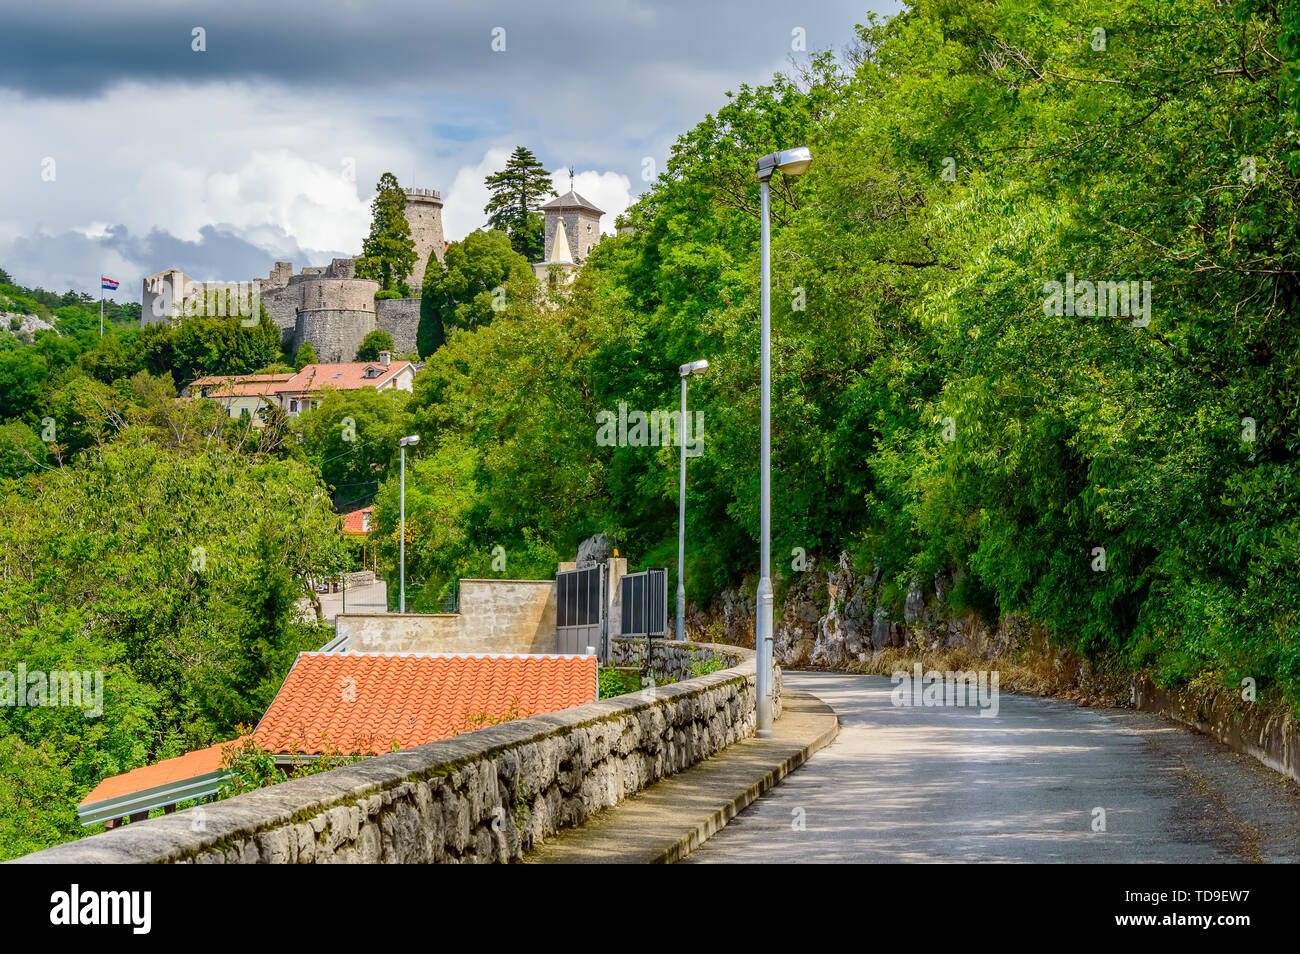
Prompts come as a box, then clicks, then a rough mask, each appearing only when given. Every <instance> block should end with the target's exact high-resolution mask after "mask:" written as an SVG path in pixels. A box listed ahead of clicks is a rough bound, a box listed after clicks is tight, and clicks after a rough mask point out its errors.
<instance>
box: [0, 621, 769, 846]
mask: <svg viewBox="0 0 1300 954" xmlns="http://www.w3.org/2000/svg"><path fill="white" fill-rule="evenodd" d="M687 645H689V648H690V651H693V652H696V653H697V654H704V655H707V656H717V657H718V658H720V659H723V660H724V661H726V662H728V663H734V664H735V665H733V666H732V667H731V668H728V669H725V670H723V671H721V672H716V673H711V674H710V675H707V676H701V677H699V678H697V679H689V680H685V681H682V682H677V683H673V684H671V685H667V686H660V687H658V688H656V689H645V690H642V691H641V692H633V693H628V694H627V695H624V696H619V697H617V698H614V699H604V700H601V701H599V702H593V703H589V704H588V705H585V706H576V707H574V708H572V709H565V710H563V711H561V712H553V713H550V714H548V715H541V716H533V717H531V718H528V719H519V720H516V721H514V722H507V723H505V724H503V725H497V726H491V727H489V728H485V729H479V730H477V731H474V732H467V733H465V734H463V735H459V736H456V737H455V738H451V739H445V740H443V741H441V742H432V743H430V744H428V745H423V746H420V747H418V748H414V749H408V750H406V751H404V752H394V753H392V754H389V755H380V756H376V757H375V758H371V759H367V760H366V761H364V762H361V763H357V764H354V765H347V766H344V767H342V768H338V769H334V770H333V771H331V772H323V773H321V774H320V775H312V776H308V777H305V778H300V779H294V780H292V781H289V782H283V783H281V784H279V785H273V786H270V787H269V788H264V789H259V790H258V791H255V792H250V793H248V794H247V795H240V796H239V797H237V798H231V799H227V800H225V801H221V802H217V803H216V804H212V805H204V806H199V807H197V808H190V809H186V810H185V811H181V812H176V813H175V814H172V815H167V816H164V817H162V818H155V819H152V820H149V821H142V822H134V823H131V824H128V825H125V826H124V827H121V828H117V829H114V830H112V831H108V832H104V833H103V834H100V835H95V836H93V837H90V838H85V839H82V840H81V841H76V842H70V843H68V844H64V845H59V846H57V847H55V848H49V849H46V850H45V851H41V852H37V853H35V854H32V855H27V856H26V857H24V858H20V859H18V863H25V864H46V863H48V864H95V863H144V864H148V863H182V864H189V863H217V864H221V863H226V864H239V863H249V864H251V863H258V862H262V863H275V864H288V863H298V864H323V863H331V862H363V863H376V862H403V863H429V862H509V861H517V860H519V859H520V858H521V857H522V856H523V855H524V853H525V852H526V851H527V850H528V849H529V848H530V847H532V846H533V845H535V844H538V843H539V842H542V841H544V840H545V839H547V838H549V837H551V836H552V835H554V834H555V833H556V832H557V831H559V830H560V829H562V828H568V827H572V826H576V825H581V824H583V823H584V822H585V821H586V820H587V819H589V818H590V817H591V816H592V815H594V814H595V813H596V812H598V811H600V810H601V809H603V808H607V807H610V806H612V805H615V804H617V803H618V802H620V801H622V800H623V799H625V798H627V797H628V796H629V795H632V794H633V793H635V792H638V791H640V790H641V789H643V788H645V787H646V786H647V785H650V784H652V783H654V782H656V781H658V780H659V779H661V778H664V777H665V776H668V775H673V774H675V773H677V772H680V771H682V770H683V769H686V768H689V767H690V766H692V765H694V764H695V763H697V762H699V761H701V760H703V759H706V758H708V757H709V756H711V755H713V754H714V753H715V752H718V751H719V750H721V749H722V748H724V747H726V746H728V745H730V744H731V743H733V742H736V741H738V740H740V739H744V738H747V737H749V736H751V735H752V734H753V732H754V701H755V700H754V654H753V653H752V652H751V651H748V650H743V649H738V648H737V647H734V646H714V645H711V644H707V643H700V644H687ZM679 648H682V649H684V650H685V649H687V646H686V645H683V646H679ZM629 651H630V650H629ZM778 685H779V680H778Z"/></svg>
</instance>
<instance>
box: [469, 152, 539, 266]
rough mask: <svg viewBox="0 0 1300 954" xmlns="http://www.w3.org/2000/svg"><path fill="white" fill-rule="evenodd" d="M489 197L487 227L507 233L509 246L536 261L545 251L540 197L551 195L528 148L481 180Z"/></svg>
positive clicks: (485, 209) (515, 153) (486, 210)
mask: <svg viewBox="0 0 1300 954" xmlns="http://www.w3.org/2000/svg"><path fill="white" fill-rule="evenodd" d="M483 181H484V183H485V184H486V185H487V187H488V191H489V192H491V193H492V198H491V199H489V200H488V204H487V205H485V206H484V207H483V211H484V212H486V213H487V216H488V224H489V226H490V227H491V228H494V229H500V230H501V231H502V232H505V233H506V234H507V235H509V236H510V245H511V246H512V247H513V248H514V250H515V251H516V252H518V253H519V254H520V255H522V256H524V257H525V258H526V259H528V261H530V262H540V261H541V260H542V255H543V254H544V252H545V246H544V234H543V228H544V225H543V221H542V213H541V211H540V209H541V204H542V200H543V199H545V198H546V197H547V196H552V195H555V189H554V187H552V185H551V175H550V173H549V172H547V171H546V169H545V167H544V166H543V165H542V164H541V163H540V162H539V161H538V160H537V157H536V156H534V155H533V154H532V152H531V151H529V150H528V149H525V148H524V147H523V146H517V147H515V151H514V153H512V154H511V156H510V159H509V160H508V161H507V162H506V167H505V169H503V170H502V171H501V172H496V173H493V174H492V175H490V176H488V177H487V178H486V179H484V180H483Z"/></svg>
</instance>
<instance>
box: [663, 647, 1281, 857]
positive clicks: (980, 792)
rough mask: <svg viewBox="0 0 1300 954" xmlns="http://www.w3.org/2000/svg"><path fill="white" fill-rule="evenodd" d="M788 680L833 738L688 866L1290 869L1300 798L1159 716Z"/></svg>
mask: <svg viewBox="0 0 1300 954" xmlns="http://www.w3.org/2000/svg"><path fill="white" fill-rule="evenodd" d="M784 680H785V684H786V685H787V686H790V687H792V688H797V689H802V690H804V691H806V692H811V693H812V694H814V695H816V696H819V697H820V698H821V699H823V700H824V701H825V702H827V703H828V704H829V705H831V706H832V707H833V708H834V709H835V711H836V713H837V714H838V715H839V718H840V734H839V737H838V738H837V739H836V740H835V741H834V742H833V743H832V744H831V745H829V746H827V747H826V748H824V749H822V750H821V751H820V752H819V753H817V754H816V755H815V756H814V757H813V758H812V760H811V761H809V762H808V763H807V764H806V765H805V766H804V767H803V768H801V769H799V770H798V771H796V772H795V773H793V774H792V775H790V776H789V777H787V778H786V779H785V781H783V782H782V783H781V784H780V785H778V786H776V788H774V789H772V790H771V791H770V792H768V793H767V794H765V795H763V796H762V797H761V798H760V799H758V800H757V801H756V802H755V803H754V804H753V805H751V806H750V807H749V808H748V809H746V810H745V811H744V812H742V813H741V814H740V815H738V816H737V817H736V818H735V819H733V820H732V822H731V823H730V824H729V825H728V826H727V827H726V828H724V829H723V830H722V831H720V832H718V833H717V834H716V835H714V836H713V838H712V839H710V840H709V841H708V842H707V843H706V844H704V845H703V846H701V847H700V848H699V849H697V850H696V851H695V852H694V853H693V854H692V855H691V856H690V857H689V858H687V859H686V861H685V863H687V864H691V863H694V864H703V863H709V862H723V863H726V862H756V861H762V862H766V863H772V862H778V863H779V862H930V861H990V862H991V861H1024V862H1076V863H1087V862H1234V861H1291V860H1300V787H1298V786H1296V785H1294V784H1293V783H1291V782H1289V781H1287V780H1285V779H1283V777H1282V776H1280V775H1277V774H1276V773H1274V772H1272V771H1271V770H1269V769H1267V768H1265V767H1263V766H1261V765H1260V764H1259V763H1258V762H1256V761H1255V760H1254V759H1251V758H1249V757H1248V756H1240V755H1237V754H1236V753H1233V752H1231V751H1230V750H1229V749H1227V748H1226V747H1224V746H1222V745H1219V744H1218V743H1216V742H1213V741H1211V740H1209V739H1206V738H1204V737H1202V736H1198V735H1195V734H1194V733H1191V732H1188V731H1186V730H1184V729H1182V728H1179V727H1174V726H1171V725H1169V724H1168V723H1166V722H1164V721H1163V720H1162V719H1160V718H1159V717H1156V716H1151V715H1147V714H1142V713H1134V712H1129V711H1127V710H1096V709H1084V708H1080V707H1078V706H1075V705H1073V704H1071V703H1067V702H1062V701H1059V700H1055V699H1040V698H1036V697H1026V696H1014V695H1011V694H1009V693H1002V694H1001V696H1000V699H999V710H998V714H997V716H996V717H994V718H989V717H980V716H979V715H978V710H976V709H971V708H957V707H937V708H924V707H915V708H912V707H896V706H894V705H892V704H891V702H890V691H891V688H892V686H891V683H890V681H889V679H888V678H886V677H882V676H849V675H837V674H822V673H789V674H785V675H784ZM1098 808H1100V809H1104V810H1105V831H1094V830H1093V828H1094V824H1095V822H1094V818H1097V817H1099V816H1098V815H1096V814H1095V812H1094V809H1098ZM801 823H802V827H801Z"/></svg>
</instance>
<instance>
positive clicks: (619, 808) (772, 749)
mask: <svg viewBox="0 0 1300 954" xmlns="http://www.w3.org/2000/svg"><path fill="white" fill-rule="evenodd" d="M781 702H782V713H781V718H780V719H778V720H777V721H776V723H775V724H774V725H773V727H772V728H773V732H774V733H775V736H774V738H771V739H746V740H744V741H743V742H737V743H736V744H735V745H732V746H730V747H728V748H727V749H724V750H723V751H722V752H720V753H719V754H718V755H715V756H714V757H713V758H711V759H707V760H705V761H703V762H701V763H699V764H698V765H695V766H692V767H691V768H689V769H687V770H686V771H685V772H680V773H678V774H677V775H673V776H671V777H669V778H666V779H664V780H663V781H661V782H657V783H655V784H654V785H652V786H650V787H649V788H647V789H646V790H645V791H642V792H638V793H637V794H636V795H633V796H632V797H631V798H629V799H627V800H626V801H624V802H620V803H619V804H618V805H615V806H614V807H613V808H607V809H605V811H603V812H601V813H600V814H598V815H597V816H595V817H594V818H592V819H591V820H590V821H588V822H587V823H586V824H585V825H583V826H582V827H581V828H572V829H568V830H566V831H564V832H561V833H560V834H559V835H557V836H556V837H555V838H553V839H552V840H550V841H548V842H546V843H544V844H543V845H541V846H539V847H538V848H537V849H536V850H535V851H533V852H532V853H530V854H529V855H528V857H526V858H525V859H524V863H525V864H671V863H672V862H674V861H679V860H681V859H682V858H685V857H686V856H687V855H688V854H690V853H691V852H692V851H694V850H695V849H696V848H697V847H699V846H700V845H701V844H703V842H704V841H705V840H707V839H708V838H709V836H711V835H712V834H713V833H714V832H716V831H718V830H719V829H721V828H722V827H723V826H724V825H726V824H727V822H728V821H730V820H731V819H732V818H734V817H736V815H737V814H739V813H740V812H741V811H742V810H743V809H744V808H745V807H746V806H747V805H749V804H750V803H751V802H753V801H754V800H755V799H756V798H758V796H759V795H761V794H762V793H763V792H765V791H767V790H768V789H770V788H771V787H772V786H773V785H775V784H776V783H777V782H779V781H780V780H781V779H782V778H784V777H785V776H786V775H788V774H789V773H790V772H792V771H794V770H795V769H797V768H798V767H799V766H800V765H803V763H804V762H806V761H808V759H809V757H811V755H812V754H813V753H814V752H816V751H817V750H818V749H820V748H822V747H823V746H825V745H827V744H829V743H830V742H831V741H832V740H833V739H834V738H835V735H836V733H837V732H838V731H839V721H838V719H837V718H836V716H835V712H834V711H833V710H832V709H831V707H830V706H828V705H826V704H825V703H824V702H822V701H821V700H820V699H818V698H817V697H816V696H813V695H810V694H808V693H806V692H799V691H797V690H790V689H787V690H786V691H785V692H784V693H783V694H782V699H781Z"/></svg>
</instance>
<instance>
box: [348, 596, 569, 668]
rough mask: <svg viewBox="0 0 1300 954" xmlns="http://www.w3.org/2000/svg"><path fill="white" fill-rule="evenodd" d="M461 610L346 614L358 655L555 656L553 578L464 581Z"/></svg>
mask: <svg viewBox="0 0 1300 954" xmlns="http://www.w3.org/2000/svg"><path fill="white" fill-rule="evenodd" d="M459 609H460V612H459V613H436V614H417V613H407V614H405V615H399V614H396V613H389V614H380V615H360V614H347V615H341V616H339V617H337V618H336V619H335V620H334V627H335V633H336V634H337V635H338V636H347V637H348V648H349V649H351V650H352V651H354V652H380V653H553V652H555V650H556V642H555V581H554V580H461V581H460V605H459Z"/></svg>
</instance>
